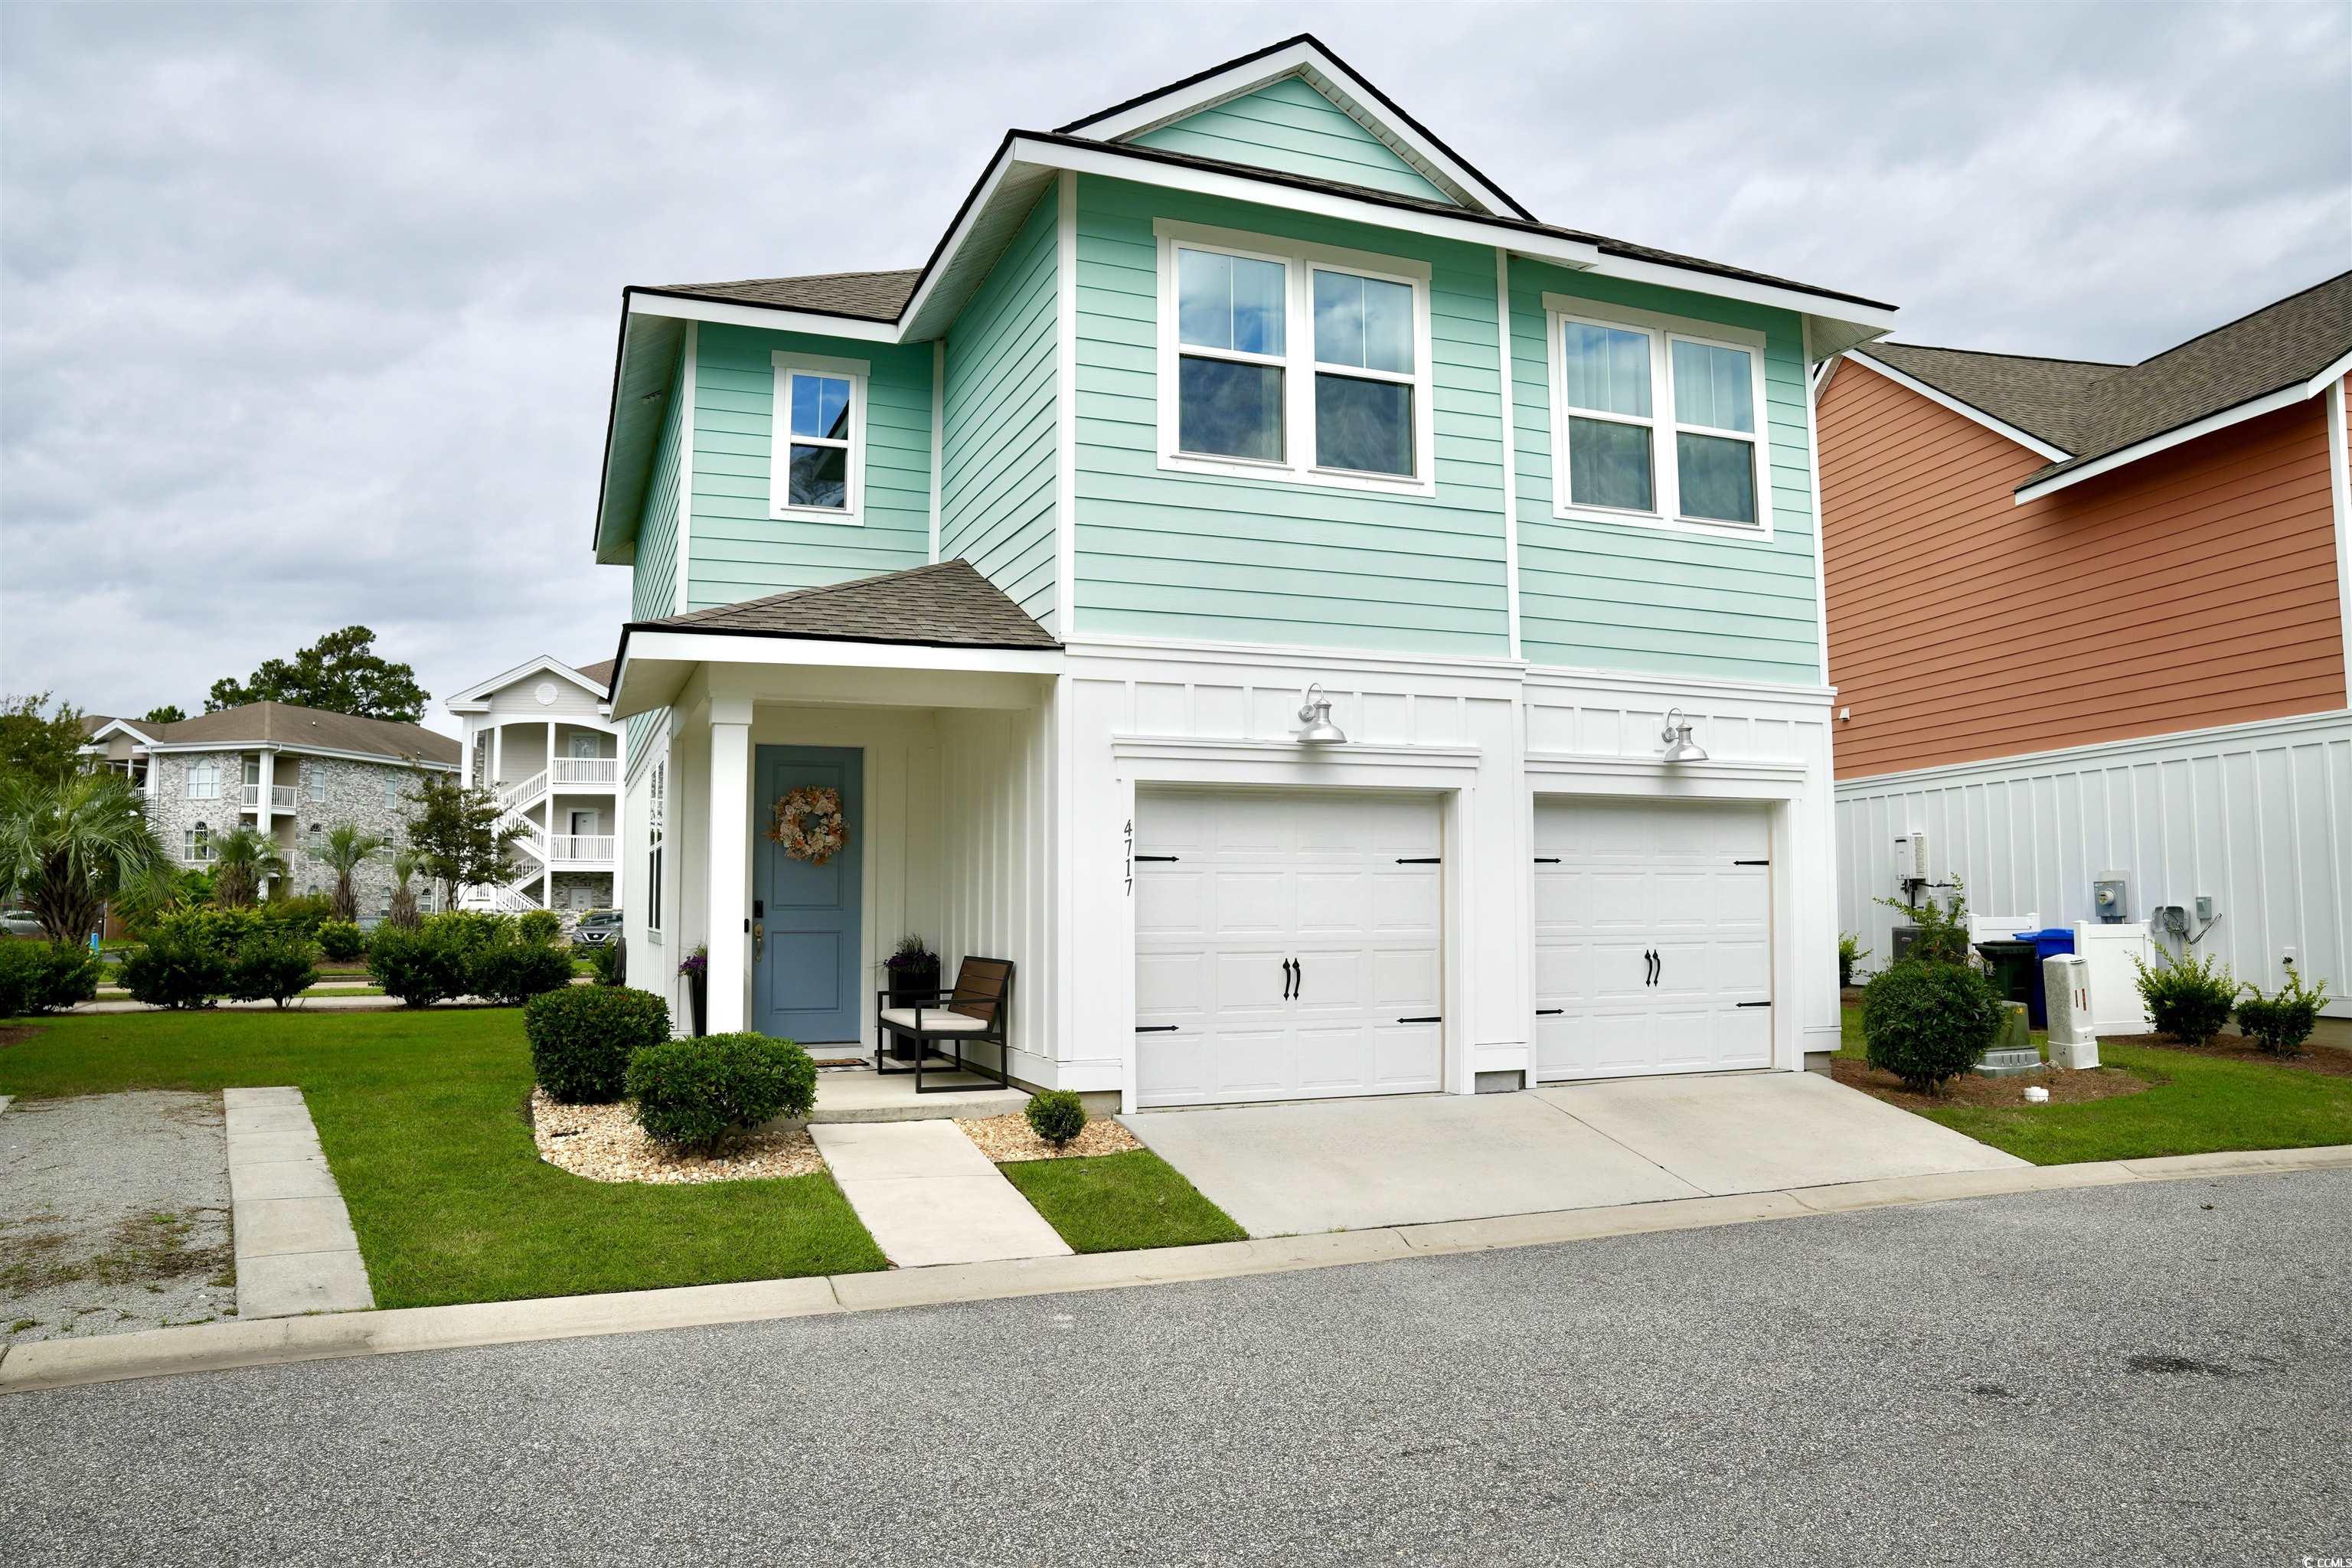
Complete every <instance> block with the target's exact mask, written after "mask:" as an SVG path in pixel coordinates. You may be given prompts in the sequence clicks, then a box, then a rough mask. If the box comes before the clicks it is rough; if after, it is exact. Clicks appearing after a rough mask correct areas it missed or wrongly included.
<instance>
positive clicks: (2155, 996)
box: [2132, 952, 2238, 1046]
mask: <svg viewBox="0 0 2352 1568" xmlns="http://www.w3.org/2000/svg"><path fill="white" fill-rule="evenodd" d="M2132 967H2133V968H2135V969H2137V970H2138V971H2139V999H2140V1001H2141V1002H2142V1003H2143V1004H2144V1005H2146V1006H2147V1018H2148V1022H2149V1023H2150V1024H2152V1025H2154V1026H2155V1027H2156V1032H2157V1033H2158V1034H2159V1035H2169V1036H2170V1037H2172V1038H2174V1039H2176V1040H2179V1042H2180V1043H2181V1044H2182V1045H2184V1046H2201V1045H2203V1044H2204V1043H2205V1042H2206V1041H2208V1040H2210V1039H2211V1038H2212V1037H2214V1036H2216V1035H2218V1034H2220V1033H2221V1026H2222V1025H2224V1024H2226V1023H2228V1022H2229V1021H2230V1009H2231V1006H2232V1005H2235V1004H2236V1002H2237V1000H2238V982H2237V980H2236V979H2235V978H2234V977H2233V976H2232V975H2231V973H2230V968H2229V965H2227V964H2225V963H2222V962H2221V955H2220V954H2218V953H2216V954H2213V955H2210V956H2209V957H2205V958H2195V957H2191V956H2190V955H2189V954H2188V953H2185V952H2184V953H2171V952H2166V953H2162V954H2160V955H2159V956H2158V960H2157V962H2156V963H2153V964H2150V963H2143V962H2142V961H2141V959H2140V956H2139V954H2137V953H2134V954H2132Z"/></svg>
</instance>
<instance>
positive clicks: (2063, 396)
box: [1863, 272, 2352, 489]
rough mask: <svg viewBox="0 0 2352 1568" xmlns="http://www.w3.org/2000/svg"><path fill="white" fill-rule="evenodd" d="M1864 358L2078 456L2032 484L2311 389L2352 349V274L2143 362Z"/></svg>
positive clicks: (1888, 348) (1882, 346)
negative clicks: (2293, 390)
mask: <svg viewBox="0 0 2352 1568" xmlns="http://www.w3.org/2000/svg"><path fill="white" fill-rule="evenodd" d="M1863 352H1864V353H1866V354H1867V355H1869V357H1871V358H1873V359H1878V360H1884V361H1885V363H1888V364H1891V365H1893V366H1894V367H1895V369H1897V370H1899V371H1901V372H1903V373H1904V374H1906V375H1909V376H1915V377H1916V378H1917V379H1919V380H1921V381H1924V382H1926V383H1927V384H1928V385H1930V386H1932V387H1935V388H1936V389H1937V391H1939V392H1945V393H1948V394H1950V395H1952V396H1954V397H1957V398H1958V399H1959V400H1960V401H1961V402H1963V403H1966V404H1968V405H1969V406H1971V407H1973V408H1980V409H1982V410H1983V411H1984V412H1985V413H1987V414H1990V415H1991V416H1993V417H1994V418H1996V419H1999V420H2000V421H2001V422H2003V423H2004V424H2009V425H2014V426H2017V427H2018V428H2019V429H2021V430H2024V431H2028V432H2030V433H2032V435H2035V436H2039V437H2042V439H2043V440H2045V441H2047V442H2049V443H2050V444H2051V445H2052V446H2054V447H2063V448H2064V449H2065V450H2066V451H2067V452H2068V453H2069V454H2071V455H2070V456H2069V457H2067V458H2064V459H2063V460H2061V461H2058V462H2053V463H2052V464H2051V465H2050V466H2049V467H2047V468H2042V469H2039V470H2037V471H2036V472H2034V473H2032V474H2029V475H2027V476H2026V477H2025V479H2023V480H2021V481H2020V483H2019V486H2018V488H2019V489H2024V488H2026V487H2027V486H2029V485H2037V484H2040V483H2042V481H2043V480H2044V479H2053V478H2054V477H2056V476H2057V475H2059V474H2062V473H2064V472H2066V471H2067V470H2068V469H2070V468H2080V467H2082V466H2083V465H2084V464H2086V463H2093V462H2096V461H2097V460H2098V459H2099V458H2105V457H2108V456H2111V455H2112V454H2114V453H2116V452H2120V451H2122V450H2124V449H2125V448H2126V447H2133V446H2137V445H2138V444H2139V443H2140V442H2142V441H2146V440H2148V439H2149V438H2151V437H2157V436H2161V435H2163V434H2165V433H2166V432H2167V431H2170V430H2178V429H2179V428H2180V427H2181V426H2184V425H2193V424H2195V423H2196V422H2197V421H2199V420H2200V419H2203V418H2206V417H2208V416H2211V415H2215V414H2221V413H2223V412H2225V411H2227V410H2229V409H2231V408H2235V407H2237V406H2238V405H2240V404H2243V403H2250V402H2252V401H2253V400H2254V399H2255V398H2258V397H2263V396H2266V395H2269V394H2271V393H2273V392H2278V391H2281V390H2283V389H2284V388H2286V387H2290V386H2296V385H2300V384H2303V383H2305V382H2307V381H2310V380H2311V379H2312V378H2313V377H2314V376H2316V375H2318V374H2320V373H2321V372H2323V371H2325V370H2326V368H2327V367H2328V366H2329V365H2331V364H2334V363H2336V361H2337V360H2339V359H2342V358H2343V357H2344V356H2345V355H2346V354H2347V353H2352V272H2344V273H2339V274H2337V275H2336V277H2334V278H2331V279H2327V280H2326V282H2324V283H2318V284H2315V285H2313V286H2312V287H2311V288H2308V289H2304V290H2303V291H2302V292H2301V293H2299V294H2291V295H2289V296H2288V297H2287V298H2285V299H2284V300H2279V301H2277V302H2276V303H2274V304H2270V305H2265V306H2263V308H2262V309H2261V310H2256V311H2254V312H2253V313H2252V314H2251V315H2247V316H2241V317H2240V318H2239V319H2238V320H2236V321H2231V322H2230V323H2229V324H2228V325H2226V326H2221V327H2216V328H2214V329H2213V330H2212V331H2210V332H2206V333H2203V334H2201V335H2200V336H2198V337H2194V338H2191V339H2189V341H2188V342H2185V343H2181V344H2179V346H2177V347H2174V348H2169V349H2167V350H2165V351H2164V353H2160V354H2158V355H2156V356H2155V357H2154V358H2152V359H2147V360H2142V361H2141V362H2140V363H2137V364H2132V365H2103V364H2093V363H2086V362H2084V361H2079V360H2039V359H2031V358H2027V357H2024V356H2021V355H2017V354H1986V353H1971V352H1969V351H1968V350H1965V349H1936V348H1922V347H1916V346H1913V345H1909V344H1904V343H1873V344H1871V345H1870V347H1869V348H1868V349H1866V350H1864V351H1863Z"/></svg>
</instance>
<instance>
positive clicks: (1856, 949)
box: [1838, 931, 1870, 987]
mask: <svg viewBox="0 0 2352 1568" xmlns="http://www.w3.org/2000/svg"><path fill="white" fill-rule="evenodd" d="M1869 956H1870V949H1868V948H1866V947H1864V946H1863V945H1862V938H1860V937H1858V936H1856V935H1854V934H1853V932H1852V931H1840V932H1838V984H1839V986H1840V987H1844V986H1848V985H1851V984H1853V966H1854V965H1855V964H1857V963H1861V962H1862V961H1863V960H1864V959H1865V958H1868V957H1869Z"/></svg>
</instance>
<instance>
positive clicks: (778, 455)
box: [768, 349, 874, 528]
mask: <svg viewBox="0 0 2352 1568" xmlns="http://www.w3.org/2000/svg"><path fill="white" fill-rule="evenodd" d="M768 357H769V360H770V362H771V363H772V364H773V365H774V367H775V385H774V400H773V402H772V404H771V405H770V422H769V431H768V438H769V447H768V510H769V512H770V513H771V514H772V515H773V516H776V517H788V518H797V519H799V520H800V521H804V522H830V523H837V524H842V525H845V526H847V527H852V528H856V527H862V526H864V524H865V521H866V388H867V386H868V384H870V383H871V382H872V380H873V374H874V366H873V363H872V362H871V361H868V360H862V359H834V358H831V357H829V356H827V355H824V354H804V353H793V352H792V351H790V350H787V349H776V350H774V351H772V353H770V355H769V356H768ZM796 374H798V375H824V376H832V377H834V378H835V379H841V378H846V379H847V380H848V382H849V461H848V465H847V467H848V469H849V494H848V498H847V499H848V501H849V504H848V505H847V506H846V507H829V506H794V505H793V504H792V502H791V500H788V499H787V498H788V497H790V496H791V494H792V465H793V399H792V391H793V376H794V375H796ZM812 439H814V441H815V442H816V444H817V445H820V446H827V445H831V443H830V442H829V441H827V440H826V439H825V438H824V437H805V436H803V437H800V440H801V442H802V444H803V445H807V444H808V443H809V442H810V441H811V440H812Z"/></svg>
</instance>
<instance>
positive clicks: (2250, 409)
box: [2012, 356, 2352, 506]
mask: <svg viewBox="0 0 2352 1568" xmlns="http://www.w3.org/2000/svg"><path fill="white" fill-rule="evenodd" d="M2340 363H2343V364H2344V365H2345V366H2346V367H2347V368H2352V356H2347V360H2345V361H2343V362H2340ZM2342 374H2344V373H2343V371H2342V370H2338V371H2337V372H2336V373H2335V374H2334V375H2330V374H2326V373H2324V372H2323V373H2322V374H2319V375H2316V376H2314V377H2312V378H2310V379H2309V380H2307V381H2296V382H2290V383H2289V384H2286V385H2284V386H2282V387H2280V388H2278V389H2277V390H2275V391H2273V392H2266V393H2263V394H2262V395H2260V396H2257V397H2250V398H2248V399H2246V401H2245V402H2243V403H2240V404H2237V405H2233V406H2231V407H2229V408H2224V409H2222V410H2221V412H2220V413H2218V414H2209V415H2207V416H2205V417H2204V418H2202V419H2192V420H2190V421H2189V423H2188V424H2186V425H2176V426H2173V427H2172V428H2171V429H2169V430H2165V431H2161V432H2159V433H2158V434H2157V435H2154V436H2150V437H2147V439H2145V440H2140V441H2135V442H2133V443H2132V444H2131V445H2130V446H2128V447H2117V448H2116V450H2114V451H2112V452H2109V453H2107V454H2106V455H2105V456H2104V457H2100V458H2093V459H2092V460H2091V461H2089V462H2087V463H2084V464H2081V465H2080V466H2078V467H2075V468H2068V469H2066V470H2065V471H2064V472H2063V473H2056V474H2052V475H2051V476H2050V477H2049V478H2047V479H2028V480H2026V481H2025V482H2024V483H2023V484H2021V485H2019V486H2018V487H2017V489H2016V491H2015V493H2014V495H2013V497H2012V500H2014V501H2015V503H2016V504H2017V505H2019V506H2023V505H2024V504H2025V503H2026V502H2028V501H2034V500H2041V499H2042V497H2044V496H2052V495H2056V494H2057V493H2058V492H2059V491H2060V490H2063V489H2073V488H2074V486H2076V485H2079V484H2082V483H2084V481H2085V480H2088V479H2097V478H2099V477H2100V476H2101V475H2103V474H2112V473H2114V472H2115V471H2116V469H2118V468H2128V467H2130V466H2131V465H2132V464H2134V463H2137V462H2139V461H2140V460H2141V459H2143V458H2153V457H2155V456H2156V455H2157V454H2158V453H2159V452H2166V451H2169V450H2171V449H2172V448H2173V447H2179V446H2181V445H2183V444H2185V443H2187V442H2189V441H2194V440H2196V439H2198V438H2199V437H2203V436H2210V435H2212V434H2213V433H2214V432H2216V431H2219V430H2226V429H2228V428H2229V427H2230V426H2232V425H2242V424H2244V423H2245V422H2246V421H2247V420H2249V419H2259V418H2261V417H2262V416H2263V415H2265V414H2274V413H2276V412H2277V411H2278V410H2280V409H2282V408H2292V407H2293V406H2294V405H2296V404H2298V403H2305V402H2308V401H2309V400H2310V399H2312V398H2314V397H2316V396H2318V395H2320V394H2321V393H2323V392H2326V390H2327V389H2328V387H2329V386H2330V385H2331V384H2334V381H2335V380H2336V377H2338V376H2341V375H2342Z"/></svg>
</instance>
